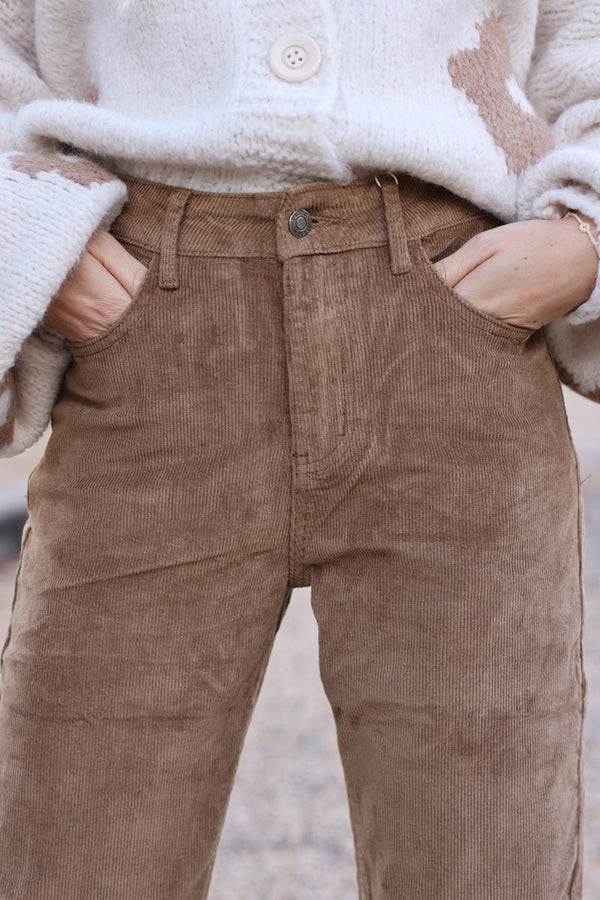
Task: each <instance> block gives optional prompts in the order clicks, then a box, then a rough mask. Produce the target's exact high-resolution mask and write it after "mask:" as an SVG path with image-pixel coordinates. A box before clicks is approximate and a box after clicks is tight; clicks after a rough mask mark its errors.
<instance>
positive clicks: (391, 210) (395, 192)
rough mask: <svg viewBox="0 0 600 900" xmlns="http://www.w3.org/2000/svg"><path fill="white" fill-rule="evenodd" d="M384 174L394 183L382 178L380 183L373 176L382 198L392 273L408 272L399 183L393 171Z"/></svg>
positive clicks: (408, 258)
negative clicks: (389, 176)
mask: <svg viewBox="0 0 600 900" xmlns="http://www.w3.org/2000/svg"><path fill="white" fill-rule="evenodd" d="M386 174H387V175H391V177H392V178H393V179H394V182H395V183H392V182H391V181H388V180H387V179H384V181H383V184H382V183H381V182H380V181H379V178H378V177H377V175H376V176H375V183H376V184H377V186H378V187H379V189H380V190H381V195H382V198H383V209H384V213H385V222H386V226H387V233H388V241H389V248H390V265H391V269H392V273H393V274H394V275H402V274H404V273H405V272H410V270H411V268H412V262H411V258H410V253H409V252H408V241H407V239H406V229H405V227H404V216H403V214H402V200H401V198H400V185H399V183H398V178H397V176H396V175H395V174H394V173H393V172H387V173H386Z"/></svg>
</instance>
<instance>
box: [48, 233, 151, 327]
mask: <svg viewBox="0 0 600 900" xmlns="http://www.w3.org/2000/svg"><path fill="white" fill-rule="evenodd" d="M146 272H147V268H146V266H144V265H143V264H142V263H140V262H139V261H138V260H137V259H135V257H133V256H132V255H131V253H129V252H128V251H127V250H126V249H125V248H124V247H123V246H122V245H121V244H120V243H119V241H118V240H117V239H116V238H115V237H114V236H113V235H112V234H110V233H109V232H108V231H103V230H101V229H98V230H97V231H95V232H94V233H93V234H92V236H91V238H90V239H89V241H88V242H87V244H86V249H85V250H84V251H83V254H82V255H81V257H80V259H79V261H78V263H77V265H75V266H73V268H72V269H71V271H70V272H69V274H68V275H67V277H66V278H65V280H64V281H63V283H62V285H61V286H60V288H59V290H58V291H57V292H56V294H55V295H54V297H53V298H52V301H51V303H50V305H49V307H48V309H47V310H46V314H45V316H44V318H43V322H44V323H45V324H46V325H48V326H49V327H50V328H54V329H55V330H56V331H58V332H60V333H61V334H63V335H64V336H65V337H66V339H67V340H68V341H69V340H70V341H84V340H88V339H89V338H93V337H97V336H99V335H101V334H102V333H103V332H104V331H106V330H107V329H108V328H109V327H110V325H111V324H112V323H113V322H115V321H116V320H117V319H118V318H119V316H120V315H121V314H122V312H123V310H124V309H125V308H126V307H127V306H128V305H129V304H130V303H131V300H132V298H133V297H134V296H135V294H136V293H137V291H138V290H139V288H140V285H141V283H142V281H143V280H144V276H145V274H146Z"/></svg>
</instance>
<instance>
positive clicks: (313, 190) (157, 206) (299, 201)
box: [111, 172, 482, 288]
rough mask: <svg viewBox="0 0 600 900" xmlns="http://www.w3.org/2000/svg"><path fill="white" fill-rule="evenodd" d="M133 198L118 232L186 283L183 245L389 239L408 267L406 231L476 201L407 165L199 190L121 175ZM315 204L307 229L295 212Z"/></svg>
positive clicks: (264, 247)
mask: <svg viewBox="0 0 600 900" xmlns="http://www.w3.org/2000/svg"><path fill="white" fill-rule="evenodd" d="M119 177H120V178H121V180H122V181H124V182H125V184H126V185H127V188H128V201H127V204H126V206H125V207H124V209H123V211H122V212H121V213H120V215H119V216H118V217H117V218H116V219H115V221H114V222H113V225H112V227H111V232H112V233H113V234H114V235H115V237H117V238H121V239H122V240H125V241H128V242H129V243H132V244H135V245H137V246H140V247H143V248H145V249H148V250H151V251H155V252H160V253H161V263H160V286H161V287H166V288H169V287H171V288H176V287H178V274H177V263H176V256H177V254H183V255H189V256H208V257H211V256H212V257H218V256H221V257H262V258H278V259H281V260H285V259H290V258H292V257H295V256H305V255H311V254H316V253H339V252H343V251H347V250H353V249H358V248H364V247H376V246H381V245H385V244H388V245H389V247H390V263H391V267H392V271H393V272H394V273H395V274H397V273H400V272H405V271H408V269H409V268H410V259H409V256H408V249H407V241H409V240H412V239H417V238H419V237H421V236H423V235H425V234H427V233H428V232H430V231H431V230H432V229H433V228H435V227H436V225H437V226H439V223H440V221H444V223H448V224H451V223H452V222H453V221H459V220H460V219H462V218H464V217H465V216H467V215H469V213H472V214H473V215H477V214H481V212H482V210H480V209H479V208H478V207H477V206H475V205H474V204H473V203H471V202H470V201H467V200H465V199H464V198H461V197H459V196H457V195H455V194H453V193H452V192H450V191H449V190H447V189H446V188H444V187H442V186H440V185H436V184H433V183H431V182H426V181H422V180H421V179H419V178H417V177H415V176H413V175H410V174H408V173H405V172H398V173H390V172H387V173H380V174H378V175H377V176H375V175H369V176H366V177H364V178H357V179H355V180H353V181H351V182H350V183H348V184H340V183H338V182H332V181H317V182H308V183H306V182H300V183H298V184H294V185H292V186H290V187H288V188H285V189H283V190H280V191H270V192H262V193H252V192H247V193H246V192H244V193H233V192H232V193H228V192H216V191H198V190H194V189H192V188H185V187H179V186H176V185H170V184H164V183H162V182H157V181H151V180H150V179H144V178H138V177H137V176H133V175H120V176H119ZM298 210H306V211H307V212H308V213H309V216H310V221H311V227H310V230H309V231H308V232H307V233H306V234H305V235H304V236H302V237H298V236H296V235H295V234H294V233H293V231H292V230H291V229H290V216H291V215H292V214H293V213H294V212H297V211H298Z"/></svg>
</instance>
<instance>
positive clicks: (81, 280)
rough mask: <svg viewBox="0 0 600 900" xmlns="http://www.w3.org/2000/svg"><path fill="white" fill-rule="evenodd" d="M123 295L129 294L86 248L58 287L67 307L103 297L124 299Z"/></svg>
mask: <svg viewBox="0 0 600 900" xmlns="http://www.w3.org/2000/svg"><path fill="white" fill-rule="evenodd" d="M125 295H127V296H129V292H128V291H127V289H126V288H125V287H124V286H123V285H122V284H121V282H120V281H118V279H117V278H115V276H114V275H113V274H112V273H111V272H109V270H108V269H107V268H106V266H104V265H103V264H102V263H101V262H100V261H99V260H98V259H96V257H95V256H93V255H92V254H91V253H90V252H88V251H87V250H84V252H83V253H82V254H81V256H80V258H79V261H78V263H77V265H76V266H75V267H74V268H73V269H72V270H71V271H70V272H69V275H68V276H67V278H65V280H64V281H63V283H62V285H61V286H60V289H59V296H60V297H61V299H62V300H63V301H64V302H65V304H67V305H68V306H69V308H73V307H77V306H78V305H81V303H85V302H89V301H90V300H93V301H97V300H99V299H101V298H103V297H110V296H116V297H117V298H120V299H124V297H125Z"/></svg>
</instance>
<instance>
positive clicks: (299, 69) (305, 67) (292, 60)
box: [269, 31, 321, 81]
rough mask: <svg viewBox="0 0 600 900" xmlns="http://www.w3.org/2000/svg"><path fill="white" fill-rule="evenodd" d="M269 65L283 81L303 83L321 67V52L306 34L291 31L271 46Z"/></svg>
mask: <svg viewBox="0 0 600 900" xmlns="http://www.w3.org/2000/svg"><path fill="white" fill-rule="evenodd" d="M269 65H270V66H271V69H272V70H273V72H274V73H275V75H277V77H278V78H282V79H283V81H304V80H305V79H306V78H310V77H311V75H314V74H315V72H316V71H317V69H318V68H319V66H320V65H321V51H320V49H319V45H318V44H317V42H316V41H315V40H313V38H311V37H309V35H308V34H301V33H300V32H297V31H292V32H290V33H289V34H284V35H283V36H282V37H280V38H278V39H277V40H276V41H275V43H274V44H273V45H272V47H271V49H270V50H269Z"/></svg>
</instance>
